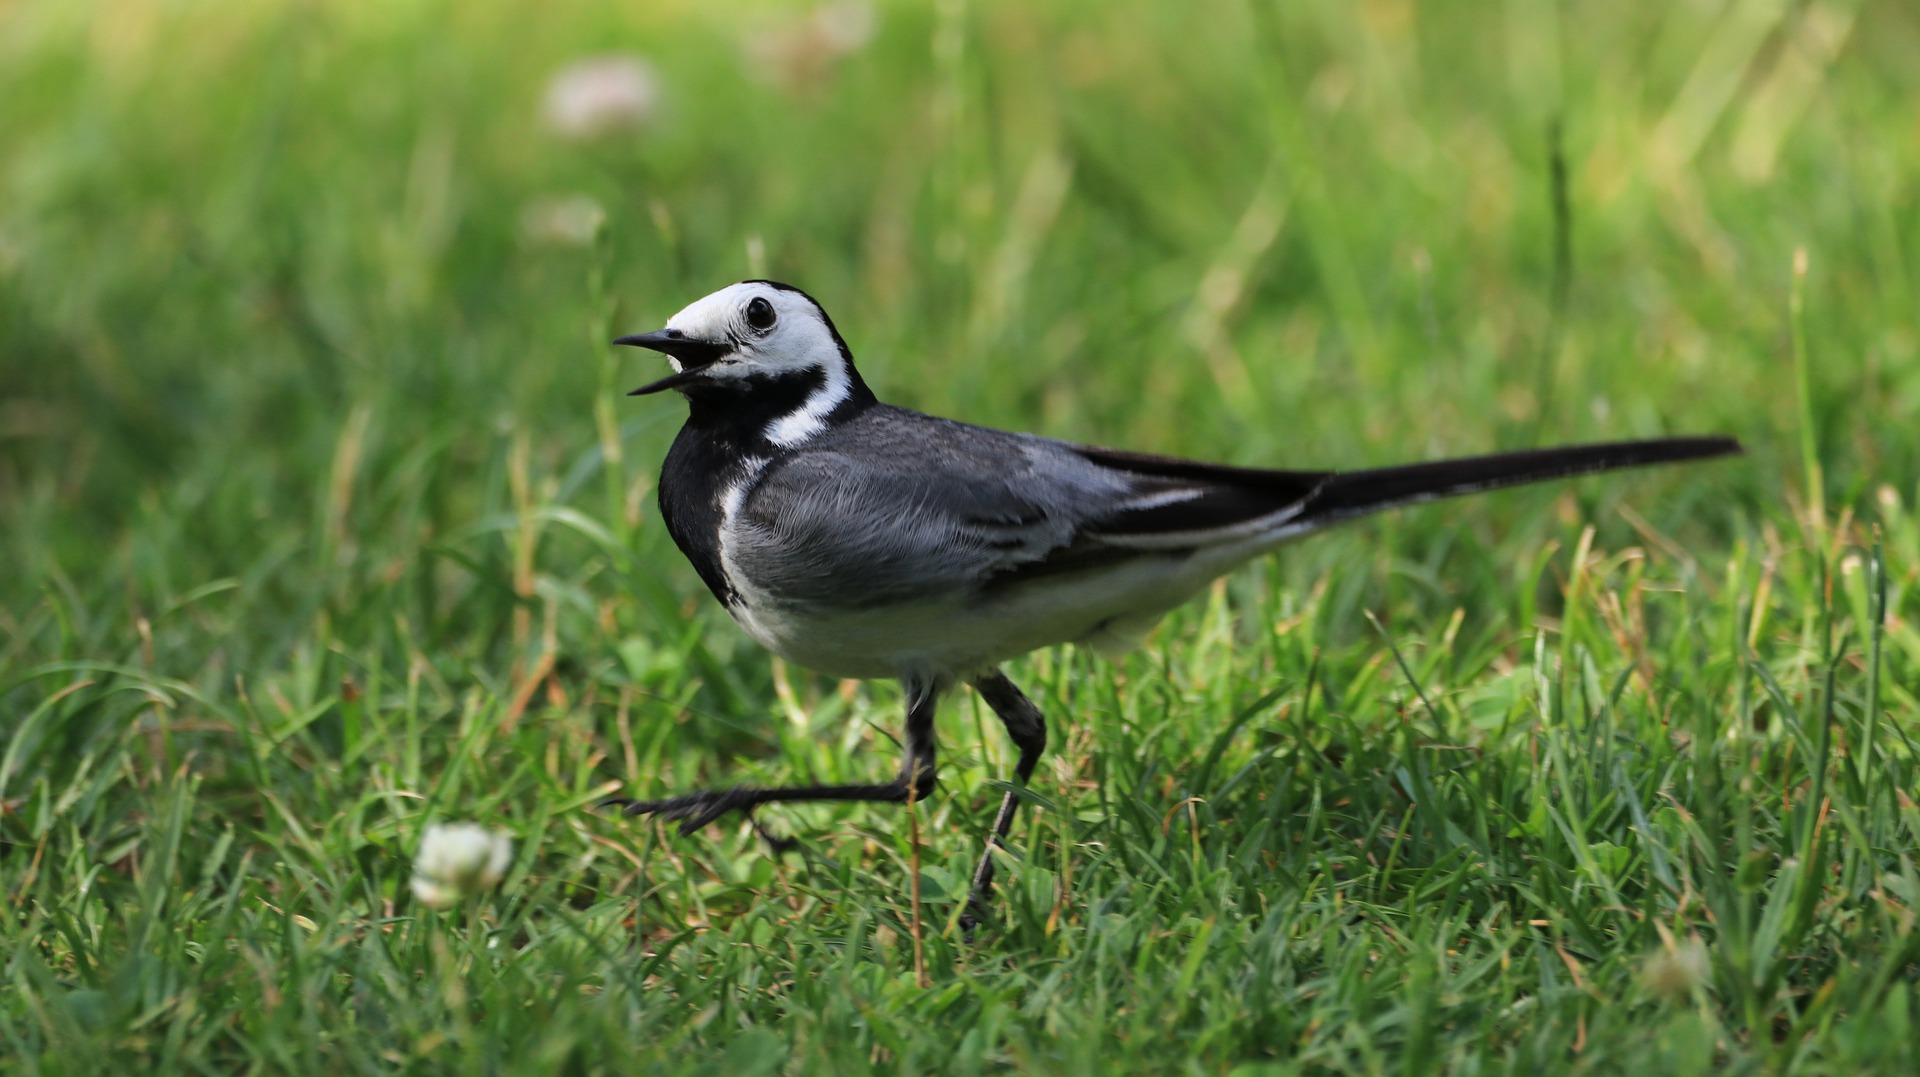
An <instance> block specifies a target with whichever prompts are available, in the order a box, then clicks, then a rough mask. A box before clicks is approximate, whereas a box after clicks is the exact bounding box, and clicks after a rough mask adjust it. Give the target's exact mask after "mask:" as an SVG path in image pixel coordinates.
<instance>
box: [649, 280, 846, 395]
mask: <svg viewBox="0 0 1920 1077" xmlns="http://www.w3.org/2000/svg"><path fill="white" fill-rule="evenodd" d="M614 343H615V344H631V345H633V346H635V347H639V348H651V349H653V350H654V351H657V352H662V353H664V354H665V355H666V357H667V360H668V361H669V362H671V363H672V364H673V370H674V372H673V373H672V374H670V375H668V376H667V377H664V378H661V379H660V380H659V381H656V382H653V383H651V384H648V385H643V386H641V387H640V388H638V389H635V390H633V392H632V393H630V394H628V395H630V396H640V395H642V394H645V393H657V392H660V391H661V390H662V389H678V390H680V391H681V392H682V393H685V394H687V395H688V396H698V395H705V394H708V393H721V392H729V391H731V392H751V391H753V390H755V389H756V388H760V387H763V386H766V385H769V384H773V383H793V382H796V381H803V382H814V383H817V384H818V385H819V386H821V387H822V388H825V387H826V386H828V385H830V384H833V383H836V382H837V383H839V384H840V385H842V386H846V385H847V384H848V383H849V382H854V381H857V378H858V376H857V375H855V374H854V373H853V355H852V353H851V352H849V351H848V350H847V345H846V342H845V341H843V340H841V339H840V333H839V332H838V331H837V330H835V329H834V327H833V321H832V320H831V319H830V318H828V317H827V312H826V311H824V310H822V309H821V308H820V304H818V303H816V302H814V301H813V297H812V296H809V295H808V294H807V293H805V292H803V291H801V290H800V289H798V288H795V287H793V286H791V285H786V284H778V283H775V282H773V281H766V280H749V281H741V282H740V283H739V284H732V285H728V286H727V287H725V288H722V289H720V290H719V291H717V292H715V293H713V294H712V295H709V296H706V297H705V298H702V299H698V300H695V301H694V302H693V303H691V304H689V305H688V306H687V307H686V309H684V310H682V311H681V312H680V313H678V314H675V315H674V316H673V317H671V318H669V319H667V327H666V328H665V329H661V330H658V331H656V332H652V333H637V334H635V335H633V336H626V337H621V338H620V339H618V340H616V341H614Z"/></svg>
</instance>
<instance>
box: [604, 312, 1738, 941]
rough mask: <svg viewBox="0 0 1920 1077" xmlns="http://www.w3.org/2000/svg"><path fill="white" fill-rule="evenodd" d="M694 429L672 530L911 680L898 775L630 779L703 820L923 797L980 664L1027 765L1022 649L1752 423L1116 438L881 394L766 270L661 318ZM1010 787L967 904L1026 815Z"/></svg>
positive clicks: (738, 608)
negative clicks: (1213, 460)
mask: <svg viewBox="0 0 1920 1077" xmlns="http://www.w3.org/2000/svg"><path fill="white" fill-rule="evenodd" d="M614 343H616V344H631V345H635V346H638V347H642V348H651V349H653V350H654V351H658V352H664V353H666V356H667V358H668V360H669V361H670V362H671V363H672V364H673V367H674V373H673V374H671V375H669V376H668V377H665V378H662V379H660V380H659V381H656V382H654V383H652V384H650V385H645V386H642V387H641V388H638V389H635V390H634V391H633V393H632V394H631V395H635V396H638V395H642V394H645V393H657V392H660V391H661V390H663V389H677V390H679V391H680V392H681V393H682V394H683V395H685V396H686V398H687V404H688V414H687V424H686V426H685V427H683V428H681V431H680V435H679V437H677V438H676V439H675V440H674V443H673V448H672V450H671V451H669V452H668V453H667V459H666V464H665V466H664V467H663V468H662V469H661V472H660V512H661V516H662V518H663V519H664V520H665V521H666V525H667V531H668V533H670V534H671V535H672V536H673V541H674V542H675V543H677V544H678V545H679V547H680V550H681V552H683V553H685V554H686V555H687V559H688V560H690V561H692V562H693V567H694V569H695V570H696V571H697V572H699V574H700V578H701V579H702V580H704V581H705V582H706V585H707V587H708V588H709V589H710V590H711V591H712V592H713V594H714V597H716V598H718V599H719V600H720V603H721V604H722V605H724V606H725V607H726V608H727V612H728V613H730V614H732V615H733V619H734V620H736V621H738V622H739V623H740V626H741V627H742V628H745V629H746V630H747V634H748V635H751V636H752V637H753V638H754V639H756V640H758V641H760V643H761V644H762V645H763V646H765V647H766V648H767V649H769V650H771V651H773V652H774V653H775V654H777V655H780V656H781V657H783V658H785V659H786V660H788V661H790V662H793V663H795V664H797V665H801V666H805V667H807V668H809V669H813V670H816V671H818V672H821V673H824V674H827V675H829V676H835V677H861V678H867V677H895V678H898V679H899V680H900V681H901V682H902V683H903V684H904V685H905V687H906V696H907V721H906V743H905V758H904V760H903V762H902V765H901V769H900V775H899V777H897V778H895V779H894V780H893V781H890V782H885V783H881V784H875V785H810V786H797V787H791V788H777V789H764V788H748V787H742V788H732V789H715V790H704V791H700V792H694V793H688V794H685V795H682V796H676V797H669V798H667V799H664V800H628V799H624V798H616V799H615V800H613V801H611V802H610V803H613V804H618V805H621V806H623V807H624V809H625V811H626V813H627V814H629V815H644V814H654V815H659V816H661V817H663V818H667V819H677V820H680V821H681V826H680V830H681V832H682V833H683V834H685V833H691V832H692V831H693V830H695V829H697V828H699V827H701V826H704V825H705V824H707V823H709V822H712V821H713V820H715V819H717V818H719V817H720V816H722V815H724V814H726V813H727V812H730V811H746V812H749V813H750V812H751V811H752V810H753V809H754V808H757V807H759V806H760V805H762V804H770V803H774V802H781V801H785V802H791V801H808V800H857V801H881V802H886V803H905V802H908V801H912V800H916V799H918V798H920V797H924V796H926V795H927V794H928V793H929V792H930V791H931V790H932V789H933V787H934V781H935V771H934V737H933V716H934V708H935V705H936V704H937V702H938V700H939V698H940V695H941V693H942V692H943V691H944V690H946V689H947V688H949V687H951V686H952V685H953V684H955V683H956V682H959V681H966V682H968V683H970V684H972V685H973V687H974V690H975V691H977V692H979V693H980V696H981V698H982V699H984V700H986V703H987V705H988V706H989V707H991V708H993V711H994V713H995V714H997V715H999V716H1000V720H1001V721H1002V722H1004V723H1006V727H1007V734H1008V735H1009V736H1010V737H1011V738H1012V739H1013V743H1014V745H1015V746H1016V747H1017V748H1018V749H1019V753H1020V754H1019V759H1018V762H1016V763H1015V764H1014V776H1015V778H1016V779H1017V781H1018V782H1019V783H1020V784H1025V783H1026V782H1027V780H1028V779H1029V778H1030V777H1031V776H1032V774H1033V769H1034V765H1035V764H1036V763H1038V762H1039V760H1040V753H1041V751H1042V750H1043V749H1044V748H1045V747H1046V742H1047V734H1046V722H1045V719H1044V718H1043V717H1042V716H1041V713H1040V710H1039V708H1037V707H1035V706H1034V705H1033V703H1032V702H1031V701H1030V700H1028V699H1027V697H1026V696H1025V695H1024V694H1022V693H1021V691H1020V689H1018V688H1016V687H1014V685H1013V682H1012V681H1009V680H1008V679H1007V677H1006V675H1005V674H1004V673H1002V672H1001V671H1000V664H1001V663H1003V662H1005V661H1007V660H1008V659H1011V658H1016V657H1018V656H1020V655H1023V654H1026V653H1027V652H1028V651H1032V650H1035V649H1037V648H1041V647H1046V646H1049V645H1051V644H1056V643H1078V644H1090V645H1092V646H1093V647H1095V648H1097V649H1099V650H1102V651H1108V652H1112V651H1117V650H1125V649H1127V648H1129V647H1131V646H1133V645H1135V644H1137V643H1139V642H1140V641H1141V639H1142V638H1144V636H1145V635H1146V633H1147V631H1148V630H1149V629H1151V628H1152V627H1153V625H1154V624H1155V622H1157V621H1158V620H1159V619H1160V618H1161V616H1162V615H1164V614H1166V613H1167V612H1168V611H1169V610H1172V609H1173V608H1174V607H1176V606H1178V605H1180V604H1181V603H1182V602H1184V601H1186V600H1187V599H1188V598H1189V597H1191V596H1192V595H1193V594H1194V593H1196V592H1197V591H1199V590H1200V589H1201V588H1203V587H1204V586H1205V585H1206V584H1207V583H1208V582H1209V581H1211V580H1213V579H1214V578H1215V577H1217V576H1220V575H1222V574H1223V573H1225V572H1227V571H1228V570H1230V569H1232V568H1234V567H1235V566H1236V565H1239V564H1241V563H1243V562H1245V561H1248V560H1250V559H1252V558H1254V557H1258V556H1260V555H1261V554H1264V553H1266V552H1268V551H1269V550H1272V549H1273V548H1275V547H1276V546H1279V545H1280V544H1281V543H1284V542H1287V541H1288V540H1290V539H1294V538H1297V537H1299V536H1301V535H1305V534H1307V533H1309V532H1313V531H1318V530H1320V529H1322V528H1325V527H1330V526H1332V525H1334V524H1337V523H1341V522H1342V521H1346V520H1351V519H1354V518H1355V517H1358V516H1364V515H1366V514H1368V513H1372V512H1378V511H1380V510H1382V509H1387V508H1392V507H1394V506H1397V505H1407V504H1411V503H1413V502H1417V501H1426V500H1429V499H1432V498H1438V497H1451V496H1453V495H1456V494H1467V493H1473V492H1476V491H1479V490H1491V489H1494V488H1496V487H1501V486H1511V485H1514V484H1516V483H1525V482H1535V481H1538V480H1542V479H1554V478H1561V477H1564V476H1569V475H1578V474H1583V473H1586V472H1593V471H1608V470H1612V469H1614V468H1627V467H1639V466H1642V465H1646V464H1658V463H1667V462H1671V461H1678V460H1694V459H1700V458H1702V457H1711V456H1720V455H1723V454H1727V453H1736V452H1739V451H1740V446H1739V444H1738V443H1737V442H1735V441H1734V440H1733V439H1731V438H1721V437H1690V438H1665V439H1660V440H1653V441H1629V442H1617V443H1613V444H1603V445H1578V446H1569V447H1565V448H1557V449H1538V450H1532V451H1527V452H1511V453H1500V454H1497V455H1492V456H1476V457H1467V458H1463V459H1457V460H1442V461H1438V462H1434V463H1424V464H1409V465H1406V466H1403V467H1388V468H1379V469H1377V470H1369V471H1352V472H1336V471H1267V470H1259V469H1253V468H1242V467H1227V466H1224V465H1220V464H1206V463H1196V462H1193V461H1189V460H1178V459H1173V458H1169V457H1164V456H1148V455H1143V454H1139V453H1130V452H1117V451H1115V450H1112V449H1099V448H1093V447H1090V446H1086V445H1076V444H1073V443H1071V442H1065V441H1054V440H1051V439H1048V438H1043V437H1037V436H1035V435H1033V434H1014V433H1008V432H1005V431H1001V430H990V429H987V428H985V427H979V426H969V425H967V424H965V423H958V422H953V421H952V420H949V419H939V418H935V417H933V416H931V415H923V414H921V413H919V412H915V411H908V410H906V409H904V408H896V407H893V406H891V405H888V404H882V403H880V401H879V400H877V399H875V398H874V395H873V390H871V389H869V388H867V384H866V382H864V381H862V380H861V378H860V374H859V372H858V371H856V370H855V369H854V367H853V353H852V352H851V351H849V350H848V348H847V343H846V341H845V340H843V339H841V336H840V333H839V331H838V330H836V329H835V328H834V325H833V321H832V319H830V318H828V317H827V312H826V311H825V310H823V309H821V307H820V304H818V303H816V302H814V300H813V298H812V297H811V296H809V295H807V294H806V293H805V292H802V291H801V290H800V289H798V288H794V287H791V286H789V285H785V284H776V283H774V282H773V281H764V280H752V281H744V282H742V283H739V284H735V285H732V286H730V287H727V288H723V289H721V290H720V291H717V292H715V293H713V294H712V295H709V296H707V297H706V298H704V299H701V300H699V301H698V302H695V303H694V304H693V305H691V306H689V307H687V308H686V309H685V310H682V311H681V312H680V313H678V314H676V315H674V316H673V317H672V318H671V319H669V320H668V322H667V327H666V328H665V329H662V330H660V331H658V332H654V333H641V334H639V335H636V336H627V337H621V338H620V339H619V340H617V341H614ZM1017 804H1018V798H1017V797H1016V796H1015V795H1014V794H1013V793H1011V792H1009V793H1007V795H1006V796H1005V798H1004V799H1003V800H1002V801H1001V804H1000V813H999V816H998V817H997V818H996V819H995V820H994V824H993V832H992V836H991V837H989V838H988V843H987V844H988V849H987V851H986V853H985V854H984V855H983V856H982V857H981V859H980V866H979V868H978V870H977V871H976V872H975V875H974V883H973V893H972V899H971V901H970V902H969V905H970V908H969V909H968V910H967V915H966V919H967V920H969V921H972V920H973V919H975V918H976V916H977V914H978V912H979V910H980V907H981V906H982V904H983V903H984V901H985V899H986V897H987V895H988V893H989V892H990V888H991V886H992V882H993V853H992V846H993V845H994V844H996V843H998V842H1000V841H1002V840H1004V839H1005V837H1006V835H1007V832H1008V830H1009V829H1010V828H1011V827H1012V825H1013V815H1014V808H1015V806H1016V805H1017Z"/></svg>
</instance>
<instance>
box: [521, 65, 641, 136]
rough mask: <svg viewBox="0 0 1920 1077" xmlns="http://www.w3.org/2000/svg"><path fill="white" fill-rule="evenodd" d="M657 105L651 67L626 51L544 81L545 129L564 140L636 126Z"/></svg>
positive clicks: (561, 72) (572, 68)
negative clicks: (545, 86) (545, 88)
mask: <svg viewBox="0 0 1920 1077" xmlns="http://www.w3.org/2000/svg"><path fill="white" fill-rule="evenodd" d="M659 103H660V77H659V76H658V75H657V74H655V73H654V70H653V65H652V64H649V63H647V62H646V61H645V60H643V59H641V58H640V57H638V56H633V55H630V54H626V53H620V54H615V55H611V56H596V57H592V58H590V59H586V60H580V61H577V62H575V63H572V64H569V65H567V66H566V67H563V68H561V69H560V70H559V71H558V72H556V73H555V74H554V76H553V78H552V80H550V81H549V82H548V83H547V106H546V116H547V126H548V127H550V128H552V129H553V131H554V132H555V133H556V134H559V135H561V136H563V137H565V138H574V139H590V138H598V137H600V136H601V135H606V134H611V133H613V132H615V131H626V130H631V129H633V128H636V127H639V126H641V125H642V124H645V123H646V122H647V121H648V120H650V119H652V118H653V114H654V111H655V109H656V108H657V107H658V106H659Z"/></svg>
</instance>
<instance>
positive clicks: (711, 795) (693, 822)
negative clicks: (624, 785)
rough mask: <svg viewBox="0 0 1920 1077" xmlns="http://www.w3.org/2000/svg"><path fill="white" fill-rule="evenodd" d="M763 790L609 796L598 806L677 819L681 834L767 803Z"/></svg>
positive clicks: (622, 811) (633, 813) (710, 790)
mask: <svg viewBox="0 0 1920 1077" xmlns="http://www.w3.org/2000/svg"><path fill="white" fill-rule="evenodd" d="M764 793H765V791H764V790H760V789H750V788H744V787H743V788H735V789H703V790H701V791H700V792H697V793H688V794H686V795H684V796H677V797H667V798H666V799H665V800H634V799H632V798H630V797H608V798H607V799H605V800H603V801H601V802H600V807H602V808H616V807H617V808H619V809H620V814H622V815H656V816H659V817H660V818H662V819H668V820H675V821H678V822H679V824H680V833H681V834H682V835H683V836H684V835H687V834H691V833H693V832H694V831H696V830H699V829H700V828H701V827H703V826H706V825H707V824H708V823H711V822H713V821H714V820H715V819H718V818H720V817H721V816H722V815H725V814H727V813H728V812H730V811H752V810H753V809H754V808H757V807H759V806H760V805H761V804H763V803H765V802H766V798H765V796H764Z"/></svg>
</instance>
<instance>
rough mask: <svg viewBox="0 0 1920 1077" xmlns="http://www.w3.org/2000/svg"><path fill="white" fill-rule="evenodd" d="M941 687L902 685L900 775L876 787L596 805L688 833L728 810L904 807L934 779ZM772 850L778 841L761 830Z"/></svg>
mask: <svg viewBox="0 0 1920 1077" xmlns="http://www.w3.org/2000/svg"><path fill="white" fill-rule="evenodd" d="M941 687H942V685H940V684H939V683H938V682H934V681H915V682H909V683H908V684H907V736H906V754H905V755H904V757H903V758H902V759H901V761H900V776H899V777H898V778H895V779H894V780H893V781H890V782H886V783H883V784H879V785H798V786H787V787H783V788H777V789H757V788H754V787H751V786H739V787H736V788H733V789H705V790H701V791H700V792H697V793H687V794H685V795H683V796H677V797H668V798H666V799H665V800H633V799H630V798H628V797H608V798H607V799H605V800H603V801H601V802H600V806H601V807H603V808H607V807H618V808H620V809H621V813H622V814H623V815H657V816H659V817H660V818H662V819H677V820H679V821H680V833H682V834H691V833H693V832H694V831H696V830H698V829H700V828H701V827H703V826H706V825H707V824H708V823H711V822H713V821H714V820H715V819H718V818H720V817H721V816H723V815H725V814H727V813H728V812H731V811H744V812H751V811H753V809H755V808H757V807H759V806H760V805H762V804H792V803H797V802H801V801H809V800H856V801H871V802H876V803H883V804H905V803H908V802H910V801H915V800H919V799H921V798H923V797H925V796H926V795H927V794H928V793H931V792H933V787H934V785H935V783H936V782H937V780H938V777H937V775H936V773H935V768H934V761H933V756H934V742H933V714H934V709H935V707H936V706H937V705H938V704H939V702H940V689H941ZM761 836H762V837H766V838H768V839H769V841H770V842H771V843H772V844H773V845H774V847H775V848H776V849H777V848H779V847H780V845H781V843H780V841H779V840H778V839H774V838H773V837H772V835H769V834H767V833H766V831H764V830H763V831H761Z"/></svg>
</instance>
